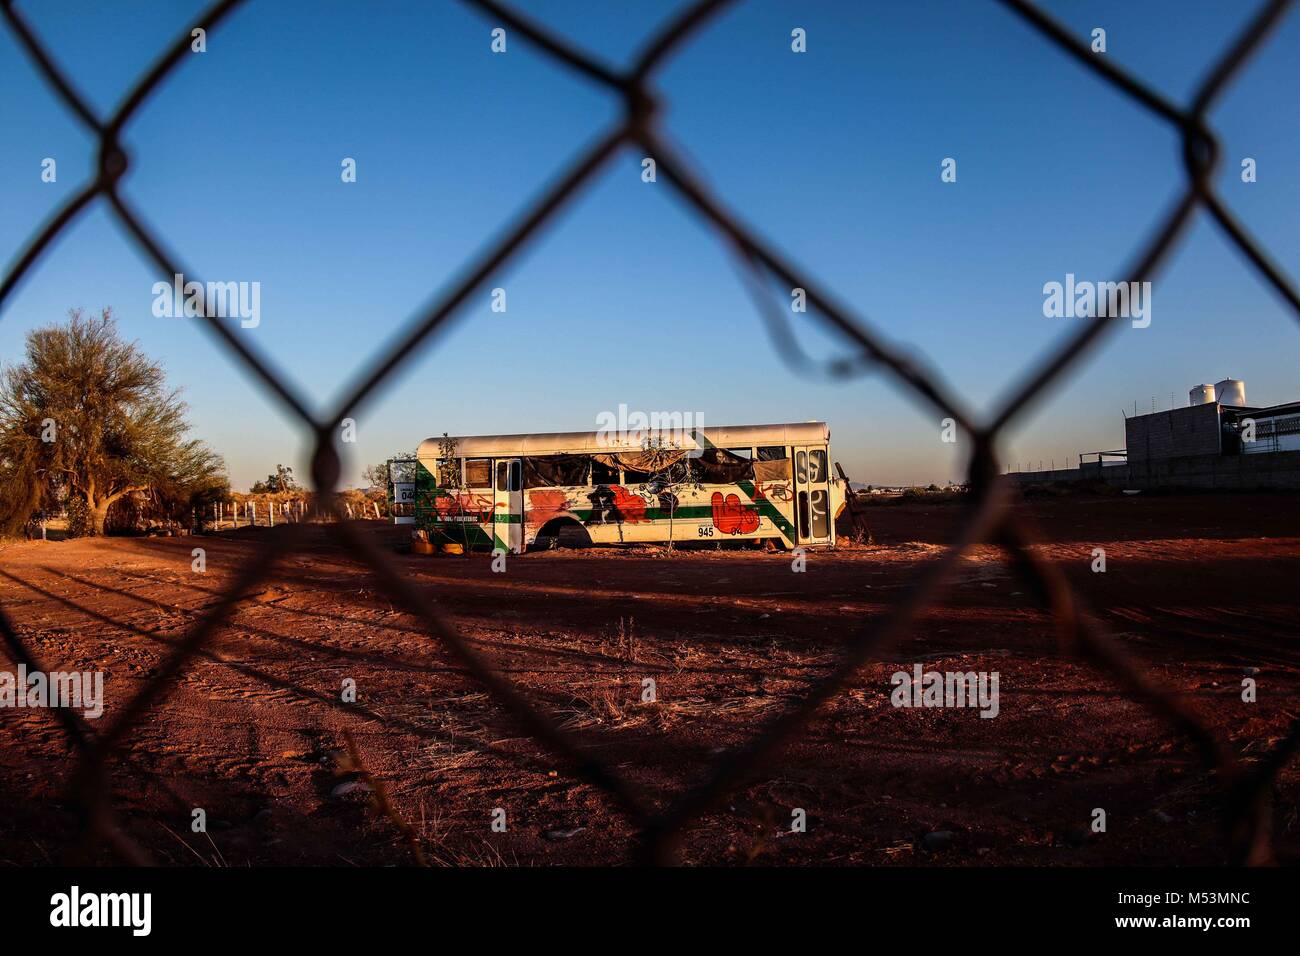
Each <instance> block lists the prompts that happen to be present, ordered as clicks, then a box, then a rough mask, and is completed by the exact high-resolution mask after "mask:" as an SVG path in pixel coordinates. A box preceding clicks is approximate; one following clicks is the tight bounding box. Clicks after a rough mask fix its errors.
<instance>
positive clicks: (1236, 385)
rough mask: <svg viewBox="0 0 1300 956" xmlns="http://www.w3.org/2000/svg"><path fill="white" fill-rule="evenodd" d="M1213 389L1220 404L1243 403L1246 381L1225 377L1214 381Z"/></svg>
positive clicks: (1244, 400)
mask: <svg viewBox="0 0 1300 956" xmlns="http://www.w3.org/2000/svg"><path fill="white" fill-rule="evenodd" d="M1214 391H1215V393H1216V396H1217V398H1218V402H1219V404H1220V405H1245V404H1246V383H1245V382H1243V381H1241V379H1237V378H1225V379H1223V380H1222V381H1220V382H1215V383H1214Z"/></svg>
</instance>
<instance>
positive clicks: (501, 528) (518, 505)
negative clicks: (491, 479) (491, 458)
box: [492, 458, 524, 554]
mask: <svg viewBox="0 0 1300 956" xmlns="http://www.w3.org/2000/svg"><path fill="white" fill-rule="evenodd" d="M492 503H493V509H492V533H493V540H492V550H493V551H499V550H502V549H503V548H504V550H506V551H509V552H511V553H512V554H520V553H522V552H523V549H524V476H523V466H522V462H521V461H520V460H519V459H518V458H498V459H497V462H496V491H495V498H494V500H493V502H492Z"/></svg>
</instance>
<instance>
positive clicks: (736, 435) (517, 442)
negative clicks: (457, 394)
mask: <svg viewBox="0 0 1300 956" xmlns="http://www.w3.org/2000/svg"><path fill="white" fill-rule="evenodd" d="M700 431H701V432H702V433H703V434H704V437H705V438H706V439H708V441H709V442H710V443H712V444H713V445H716V446H717V447H718V448H748V447H750V446H751V445H820V444H825V443H826V442H828V441H829V440H830V437H831V432H830V429H829V428H828V427H827V426H826V423H825V422H795V423H791V424H785V425H718V426H714V427H712V428H710V427H705V428H702V429H700ZM447 440H448V439H443V438H429V439H426V440H425V441H423V442H421V443H420V447H419V448H418V449H417V450H416V453H415V454H416V457H417V458H420V459H423V460H426V461H432V460H436V459H437V458H438V457H439V455H440V450H439V449H440V446H441V443H442V442H444V441H447ZM450 440H451V441H454V442H455V443H456V456H457V457H459V458H501V457H514V456H516V455H556V454H562V453H565V452H570V453H574V454H599V453H601V452H609V451H619V450H623V449H640V448H641V447H642V443H641V440H640V439H639V438H637V439H632V438H628V437H626V436H623V435H618V434H614V435H612V436H606V435H605V434H603V433H602V432H552V433H547V434H536V435H465V436H458V437H456V436H454V437H452V438H451V439H450ZM681 444H683V445H684V446H686V447H689V446H690V444H691V443H690V440H689V439H686V440H685V441H683V442H681Z"/></svg>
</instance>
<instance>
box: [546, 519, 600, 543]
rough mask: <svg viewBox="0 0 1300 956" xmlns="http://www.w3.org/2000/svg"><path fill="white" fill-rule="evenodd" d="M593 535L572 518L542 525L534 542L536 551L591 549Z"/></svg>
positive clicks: (554, 520) (555, 520)
mask: <svg viewBox="0 0 1300 956" xmlns="http://www.w3.org/2000/svg"><path fill="white" fill-rule="evenodd" d="M590 547H591V535H589V534H588V533H587V529H586V528H584V527H583V526H582V525H581V524H579V523H578V522H577V521H574V520H573V519H572V518H555V519H553V520H551V521H548V522H546V524H544V525H542V530H541V531H538V532H537V539H536V540H535V541H534V542H533V550H535V551H551V550H554V549H555V548H590Z"/></svg>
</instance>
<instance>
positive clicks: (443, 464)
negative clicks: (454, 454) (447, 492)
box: [438, 458, 461, 488]
mask: <svg viewBox="0 0 1300 956" xmlns="http://www.w3.org/2000/svg"><path fill="white" fill-rule="evenodd" d="M460 462H461V459H459V458H443V459H441V460H440V461H439V462H438V487H439V488H459V487H460Z"/></svg>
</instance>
